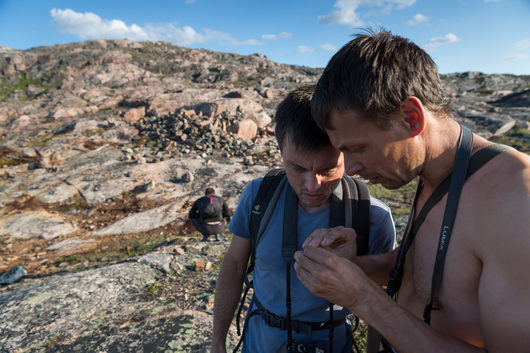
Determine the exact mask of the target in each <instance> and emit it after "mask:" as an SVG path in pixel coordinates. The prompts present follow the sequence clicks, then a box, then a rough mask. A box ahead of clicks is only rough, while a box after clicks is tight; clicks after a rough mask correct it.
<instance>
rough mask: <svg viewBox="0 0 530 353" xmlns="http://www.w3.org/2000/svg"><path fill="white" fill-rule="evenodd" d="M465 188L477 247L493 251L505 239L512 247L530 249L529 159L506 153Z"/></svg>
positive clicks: (478, 174)
mask: <svg viewBox="0 0 530 353" xmlns="http://www.w3.org/2000/svg"><path fill="white" fill-rule="evenodd" d="M466 187H467V190H466V198H467V199H468V200H467V201H469V203H467V202H466V205H467V207H469V208H471V210H468V212H466V213H467V214H468V216H469V217H472V218H474V220H473V223H474V224H475V225H476V227H477V228H476V230H477V232H476V233H475V234H474V238H475V239H476V240H477V242H478V244H481V245H484V246H486V247H489V248H490V249H491V247H490V245H493V244H496V245H495V246H498V244H499V240H500V238H499V237H500V236H502V237H503V240H504V242H505V245H507V246H509V245H510V244H511V246H510V248H511V247H512V246H515V244H520V245H522V246H527V245H529V246H530V243H529V244H526V243H527V238H528V237H527V234H528V229H529V227H530V156H528V155H526V154H524V153H521V152H518V151H515V150H513V151H506V152H504V153H502V154H500V155H499V156H497V157H495V158H494V159H492V160H491V161H490V162H489V163H487V164H486V165H484V167H482V168H481V169H480V170H479V171H477V172H476V173H475V175H473V176H472V177H471V178H470V179H469V183H468V185H466ZM521 242H522V243H521ZM528 250H529V251H530V248H529V249H528Z"/></svg>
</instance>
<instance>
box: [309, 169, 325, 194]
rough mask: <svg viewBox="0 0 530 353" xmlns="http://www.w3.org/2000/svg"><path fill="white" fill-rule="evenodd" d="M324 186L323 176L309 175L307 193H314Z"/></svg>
mask: <svg viewBox="0 0 530 353" xmlns="http://www.w3.org/2000/svg"><path fill="white" fill-rule="evenodd" d="M321 185H322V176H320V175H318V174H315V173H308V175H307V176H306V179H305V187H306V189H307V191H309V192H314V191H317V190H318V189H320V186H321Z"/></svg>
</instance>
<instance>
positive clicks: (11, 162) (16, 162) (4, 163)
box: [0, 158, 24, 168]
mask: <svg viewBox="0 0 530 353" xmlns="http://www.w3.org/2000/svg"><path fill="white" fill-rule="evenodd" d="M23 163H24V162H23V161H21V160H18V159H14V158H8V159H5V160H0V168H2V167H3V166H8V167H9V166H13V165H19V164H23Z"/></svg>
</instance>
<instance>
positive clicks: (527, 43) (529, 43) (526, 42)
mask: <svg viewBox="0 0 530 353" xmlns="http://www.w3.org/2000/svg"><path fill="white" fill-rule="evenodd" d="M528 48H530V38H526V39H523V40H520V41H518V42H517V43H515V50H526V49H528Z"/></svg>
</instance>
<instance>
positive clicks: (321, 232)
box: [302, 226, 357, 249]
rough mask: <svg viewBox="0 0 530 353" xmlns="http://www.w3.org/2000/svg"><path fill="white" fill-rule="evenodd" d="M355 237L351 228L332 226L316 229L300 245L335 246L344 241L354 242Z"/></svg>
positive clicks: (305, 246)
mask: <svg viewBox="0 0 530 353" xmlns="http://www.w3.org/2000/svg"><path fill="white" fill-rule="evenodd" d="M356 238H357V234H356V233H355V230H353V229H352V228H344V227H342V226H341V227H334V228H329V229H316V230H315V231H314V232H313V233H312V234H311V235H310V236H309V237H308V238H307V239H306V240H305V241H304V244H303V245H302V247H303V248H304V249H305V248H307V247H310V246H311V247H318V246H321V247H329V248H336V247H338V246H341V245H343V244H345V243H354V242H355V240H356Z"/></svg>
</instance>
